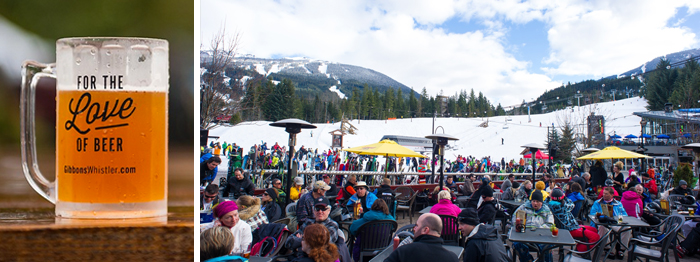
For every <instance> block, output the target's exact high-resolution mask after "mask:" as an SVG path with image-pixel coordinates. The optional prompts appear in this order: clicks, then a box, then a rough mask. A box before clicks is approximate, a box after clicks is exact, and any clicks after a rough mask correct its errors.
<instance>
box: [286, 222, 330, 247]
mask: <svg viewBox="0 0 700 262" xmlns="http://www.w3.org/2000/svg"><path fill="white" fill-rule="evenodd" d="M312 224H321V225H323V226H325V227H326V228H327V229H328V232H329V233H330V240H331V243H336V242H337V241H338V223H336V222H335V221H333V219H331V218H330V217H329V218H326V220H324V221H320V222H319V221H316V220H307V221H306V222H304V223H303V224H302V225H301V226H299V230H297V232H300V233H302V234H303V233H304V229H306V227H307V226H309V225H312ZM292 236H294V237H296V234H295V235H292ZM299 241H301V239H299Z"/></svg>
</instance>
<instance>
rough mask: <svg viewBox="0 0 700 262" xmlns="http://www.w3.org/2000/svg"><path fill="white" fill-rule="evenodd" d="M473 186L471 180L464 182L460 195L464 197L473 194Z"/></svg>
mask: <svg viewBox="0 0 700 262" xmlns="http://www.w3.org/2000/svg"><path fill="white" fill-rule="evenodd" d="M474 191H475V190H474V184H473V183H472V181H471V179H469V178H467V180H466V181H464V185H463V186H462V194H464V195H465V196H471V195H472V194H474Z"/></svg>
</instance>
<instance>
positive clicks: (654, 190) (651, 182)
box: [642, 173, 659, 198]
mask: <svg viewBox="0 0 700 262" xmlns="http://www.w3.org/2000/svg"><path fill="white" fill-rule="evenodd" d="M642 182H643V183H644V188H646V189H647V190H649V195H651V197H653V198H656V196H657V195H658V194H659V187H658V186H656V179H652V178H651V177H650V176H649V174H647V173H642Z"/></svg>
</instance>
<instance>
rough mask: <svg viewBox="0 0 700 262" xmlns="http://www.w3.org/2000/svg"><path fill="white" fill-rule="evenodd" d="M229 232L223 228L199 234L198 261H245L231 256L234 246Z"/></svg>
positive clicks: (214, 228) (215, 228)
mask: <svg viewBox="0 0 700 262" xmlns="http://www.w3.org/2000/svg"><path fill="white" fill-rule="evenodd" d="M234 240H235V239H234V237H233V235H232V234H231V231H230V230H228V229H226V228H225V227H212V228H209V229H207V230H204V232H202V233H201V234H199V259H200V260H201V261H205V262H215V261H240V262H243V261H246V259H245V258H243V257H240V256H231V255H229V254H231V250H233V247H234V245H235V241H234Z"/></svg>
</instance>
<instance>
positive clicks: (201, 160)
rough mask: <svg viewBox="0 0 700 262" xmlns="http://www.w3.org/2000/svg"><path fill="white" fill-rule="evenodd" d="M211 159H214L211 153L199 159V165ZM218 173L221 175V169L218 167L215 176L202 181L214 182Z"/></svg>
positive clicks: (215, 169)
mask: <svg viewBox="0 0 700 262" xmlns="http://www.w3.org/2000/svg"><path fill="white" fill-rule="evenodd" d="M211 157H212V154H211V153H206V154H204V155H203V156H202V157H200V158H199V163H200V164H201V163H203V162H204V161H207V159H209V158H211ZM218 173H219V167H218V166H217V167H215V168H214V176H207V177H205V178H204V179H202V181H212V180H214V178H216V174H218Z"/></svg>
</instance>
